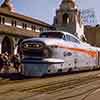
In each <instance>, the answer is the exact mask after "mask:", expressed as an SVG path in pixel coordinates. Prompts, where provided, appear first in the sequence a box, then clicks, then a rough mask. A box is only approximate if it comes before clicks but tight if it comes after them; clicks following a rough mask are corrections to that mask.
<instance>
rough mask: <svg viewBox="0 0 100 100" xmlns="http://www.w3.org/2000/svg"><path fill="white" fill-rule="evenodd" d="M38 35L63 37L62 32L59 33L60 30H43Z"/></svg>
mask: <svg viewBox="0 0 100 100" xmlns="http://www.w3.org/2000/svg"><path fill="white" fill-rule="evenodd" d="M40 37H43V38H44V37H47V38H63V33H61V32H43V33H41V34H40Z"/></svg>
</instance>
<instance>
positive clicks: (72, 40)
mask: <svg viewBox="0 0 100 100" xmlns="http://www.w3.org/2000/svg"><path fill="white" fill-rule="evenodd" d="M70 41H71V42H76V43H80V42H79V41H78V40H77V39H76V38H74V37H71V36H70Z"/></svg>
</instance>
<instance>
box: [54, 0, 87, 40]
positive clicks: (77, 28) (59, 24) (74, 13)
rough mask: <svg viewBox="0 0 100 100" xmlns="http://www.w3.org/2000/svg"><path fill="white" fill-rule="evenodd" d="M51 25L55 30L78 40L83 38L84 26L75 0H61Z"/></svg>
mask: <svg viewBox="0 0 100 100" xmlns="http://www.w3.org/2000/svg"><path fill="white" fill-rule="evenodd" d="M53 25H54V26H55V27H56V29H57V30H63V31H67V32H69V33H72V34H74V35H76V36H77V37H79V38H80V39H81V38H83V37H84V38H85V36H84V25H83V23H82V18H81V15H80V11H79V9H78V8H77V7H76V4H75V0H62V2H61V4H60V7H59V9H58V10H56V16H55V17H54V23H53Z"/></svg>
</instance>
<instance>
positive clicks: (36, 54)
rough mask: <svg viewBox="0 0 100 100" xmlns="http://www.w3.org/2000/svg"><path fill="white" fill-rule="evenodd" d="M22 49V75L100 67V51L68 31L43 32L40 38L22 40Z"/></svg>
mask: <svg viewBox="0 0 100 100" xmlns="http://www.w3.org/2000/svg"><path fill="white" fill-rule="evenodd" d="M20 50H21V52H22V55H23V57H22V63H23V66H22V70H21V74H23V75H25V76H43V75H45V74H53V73H67V72H71V71H83V70H94V69H98V68H100V49H99V48H97V47H93V46H91V45H89V44H87V43H83V42H82V41H80V40H79V39H78V38H77V37H75V36H74V35H72V34H70V33H68V32H63V31H50V32H42V33H41V34H40V36H39V37H38V38H29V39H25V40H23V41H22V42H21V44H20Z"/></svg>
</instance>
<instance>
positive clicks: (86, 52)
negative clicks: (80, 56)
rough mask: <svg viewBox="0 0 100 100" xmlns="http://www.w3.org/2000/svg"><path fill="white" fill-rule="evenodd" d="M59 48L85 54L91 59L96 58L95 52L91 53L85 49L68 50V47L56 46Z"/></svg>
mask: <svg viewBox="0 0 100 100" xmlns="http://www.w3.org/2000/svg"><path fill="white" fill-rule="evenodd" d="M58 47H60V48H65V49H67V50H72V51H76V52H82V53H85V54H88V55H90V56H92V57H96V56H97V53H96V51H91V50H86V49H81V48H70V47H65V46H60V45H59V46H58Z"/></svg>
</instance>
